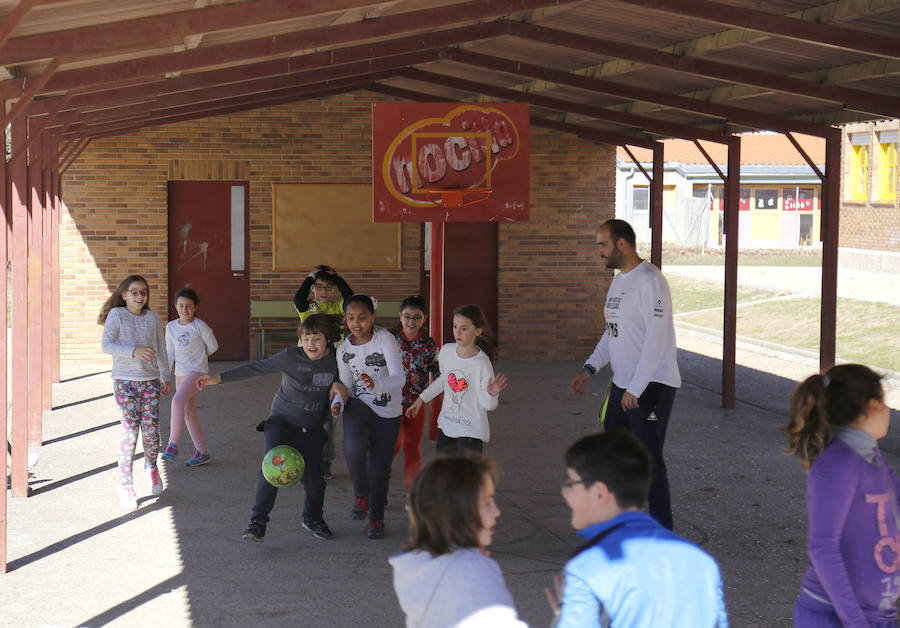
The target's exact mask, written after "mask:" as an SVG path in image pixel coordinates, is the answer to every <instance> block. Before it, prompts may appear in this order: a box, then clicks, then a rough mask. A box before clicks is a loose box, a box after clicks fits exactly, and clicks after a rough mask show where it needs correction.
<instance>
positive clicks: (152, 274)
mask: <svg viewBox="0 0 900 628" xmlns="http://www.w3.org/2000/svg"><path fill="white" fill-rule="evenodd" d="M372 100H383V98H382V97H380V96H373V95H371V94H368V93H364V92H361V93H355V94H349V95H343V96H339V97H333V98H329V99H324V100H313V101H306V102H302V103H296V104H292V105H285V106H280V107H275V108H269V109H260V110H256V111H253V112H247V113H242V114H235V115H229V116H220V117H215V118H207V119H203V120H197V121H191V122H184V123H179V124H174V125H169V126H165V127H157V128H151V129H144V130H143V131H142V132H140V133H138V134H134V135H128V136H122V137H115V138H106V139H100V140H95V141H94V142H92V143H91V144H90V145H89V146H88V148H87V149H86V150H85V151H84V152H83V153H82V155H81V156H80V157H79V159H78V161H77V162H76V163H75V164H74V165H73V166H72V167H71V168H70V169H69V171H68V172H67V173H66V175H65V177H64V179H63V200H64V204H65V207H64V211H63V213H62V225H61V233H60V269H61V282H60V283H61V286H60V301H61V312H62V313H61V321H60V328H61V329H60V345H61V354H62V355H61V359H62V360H63V361H64V362H76V361H81V362H87V361H98V360H103V359H104V358H105V356H103V355H102V354H101V352H100V333H101V328H100V327H99V326H98V325H97V324H96V316H97V312H98V310H99V308H100V306H101V304H102V303H103V301H104V300H105V298H106V297H107V296H108V295H109V293H110V291H111V290H112V289H113V288H114V287H115V286H116V285H117V284H118V282H119V281H120V280H121V279H122V278H123V277H124V276H125V275H127V274H128V273H131V272H138V273H140V274H143V275H144V276H145V277H146V278H147V280H148V281H149V282H150V284H151V291H152V293H153V297H152V302H151V307H152V308H153V309H155V310H156V311H157V312H159V313H161V317H162V318H164V319H165V318H167V317H166V316H162V313H163V312H165V311H166V304H167V302H168V295H167V294H166V286H167V280H168V275H167V272H168V260H167V182H168V181H169V180H170V179H185V180H188V179H193V180H232V181H233V180H247V181H249V185H250V191H249V208H248V211H249V220H250V225H249V230H250V240H249V248H250V255H249V259H248V269H249V275H250V298H251V299H252V300H284V299H290V298H291V297H292V296H293V293H294V291H295V290H296V288H297V286H298V285H299V284H300V283H301V281H302V280H303V277H304V276H305V273H303V272H280V271H279V272H273V271H272V270H271V268H272V266H271V254H272V231H271V207H272V193H271V192H272V184H274V183H335V184H338V183H369V182H370V181H371V159H372V158H371V102H372ZM531 164H532V165H531V218H532V219H531V222H528V223H521V224H515V225H501V226H500V250H499V260H500V277H499V285H500V295H499V306H500V317H499V318H500V321H499V327H500V329H499V333H500V335H501V337H502V338H503V340H504V346H503V347H502V351H503V356H504V357H507V358H520V359H570V358H579V359H580V358H582V357H584V356H585V355H586V352H588V351H589V350H590V348H591V346H592V345H593V343H594V342H596V340H597V338H598V337H599V333H600V330H601V326H600V324H601V321H600V312H601V308H600V303H601V300H602V296H603V294H604V293H605V289H606V286H607V285H608V283H609V280H610V279H611V274H610V273H609V272H608V271H606V270H605V269H604V268H602V264H600V263H598V260H597V258H596V251H595V249H596V245H595V240H594V234H595V232H596V227H597V225H598V224H599V223H600V222H602V221H603V220H605V219H607V218H610V217H612V216H613V212H614V204H615V184H614V181H615V176H614V169H615V154H614V151H613V149H612V148H610V147H606V146H601V145H597V144H591V143H587V142H583V141H580V140H578V139H577V138H575V137H574V136H567V135H559V134H553V133H547V132H543V131H542V130H540V129H533V130H532V158H531ZM401 233H402V235H401V246H402V260H401V270H399V271H390V272H385V271H378V272H347V273H346V277H347V280H348V281H349V282H350V284H351V285H352V286H353V287H354V288H356V289H357V290H359V291H361V292H371V293H373V294H376V295H378V296H379V298H381V299H386V300H400V299H402V298H403V297H405V296H407V295H409V294H412V293H415V292H418V290H419V276H420V273H421V265H420V258H421V241H420V226H419V225H415V224H404V225H403V226H402V230H401ZM561 305H562V306H563V307H561ZM560 314H561V315H562V316H560ZM251 333H252V332H251ZM538 339H540V341H539V342H538ZM252 342H253V341H251V346H253V345H252Z"/></svg>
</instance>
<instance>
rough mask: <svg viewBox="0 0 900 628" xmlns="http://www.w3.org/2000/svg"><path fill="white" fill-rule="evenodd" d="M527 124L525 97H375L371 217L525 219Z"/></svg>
mask: <svg viewBox="0 0 900 628" xmlns="http://www.w3.org/2000/svg"><path fill="white" fill-rule="evenodd" d="M529 130H530V129H529V108H528V104H526V103H507V102H497V103H458V102H456V103H401V102H398V103H374V104H373V105H372V160H373V163H372V212H373V219H374V221H375V222H435V221H438V222H484V221H491V222H520V221H525V220H528V211H529V205H528V200H529V188H528V173H529Z"/></svg>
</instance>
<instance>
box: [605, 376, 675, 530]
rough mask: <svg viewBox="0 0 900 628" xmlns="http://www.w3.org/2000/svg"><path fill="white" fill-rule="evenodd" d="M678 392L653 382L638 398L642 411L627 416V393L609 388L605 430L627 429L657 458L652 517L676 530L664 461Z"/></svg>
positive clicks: (654, 463) (653, 481)
mask: <svg viewBox="0 0 900 628" xmlns="http://www.w3.org/2000/svg"><path fill="white" fill-rule="evenodd" d="M677 390H678V389H677V388H672V387H671V386H666V385H665V384H660V383H659V382H650V383H649V384H648V385H647V388H646V389H645V390H644V392H643V394H642V395H641V396H640V397H638V407H637V408H633V409H631V410H629V411H628V412H625V410H623V409H622V395H623V394H624V392H625V390H624V389H622V388H619V387H618V386H616V385H615V384H612V385H610V387H609V400H608V402H607V404H606V418H605V420H604V422H603V429H604V430H611V429H612V428H614V427H626V428H628V429H629V430H631V432H632V433H633V434H634V435H635V436H637V437H638V440H640V441H641V442H642V443H644V445H645V446H646V447H647V449H649V450H650V455H651V456H652V458H653V478H652V480H651V481H650V494H649V496H648V499H647V502H648V505H649V507H650V516H651V517H653V518H654V519H656V520H657V521H658V522H659V523H660V525H662V526H664V527H666V528H668V529H669V530H671V529H672V525H673V524H672V500H671V498H670V497H669V474H668V473H667V472H666V463H665V461H664V460H663V446H664V445H665V443H666V428H667V427H668V425H669V415H670V414H671V413H672V404H673V403H674V401H675V393H676V392H677Z"/></svg>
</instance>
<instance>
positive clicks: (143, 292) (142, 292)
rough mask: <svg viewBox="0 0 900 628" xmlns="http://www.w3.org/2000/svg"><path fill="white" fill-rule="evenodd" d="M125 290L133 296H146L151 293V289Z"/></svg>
mask: <svg viewBox="0 0 900 628" xmlns="http://www.w3.org/2000/svg"><path fill="white" fill-rule="evenodd" d="M125 292H127V293H128V294H130V295H131V296H133V297H145V296H147V295H148V294H150V291H149V290H126V291H125Z"/></svg>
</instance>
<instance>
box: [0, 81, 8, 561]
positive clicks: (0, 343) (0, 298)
mask: <svg viewBox="0 0 900 628" xmlns="http://www.w3.org/2000/svg"><path fill="white" fill-rule="evenodd" d="M4 106H5V101H4V100H3V99H2V98H0V109H2V108H3V107H4ZM3 135H4V145H5V143H6V140H5V135H6V134H5V133H4V134H3ZM4 149H5V147H4ZM8 189H9V183H8V182H7V180H6V158H5V157H4V158H3V159H0V216H2V217H3V221H4V224H7V225H8V224H9V218H8V215H9V203H8V202H7V199H8V198H9V194H8V193H7V190H8ZM4 231H5V230H4ZM8 244H9V240H8V239H7V238H6V234H5V233H4V234H3V236H2V237H0V262H2V263H3V281H0V320H2V321H3V338H2V339H0V391H2V393H3V394H2V395H0V399H3V400H4V401H3V405H2V406H0V434H3V438H4V443H3V447H2V448H0V461H2V464H0V467H3V473H4V483H5V482H6V479H5V478H6V469H7V466H6V465H7V464H8V462H9V459H8V458H7V455H6V442H5V441H6V435H7V433H8V432H7V431H6V427H7V421H8V419H9V417H8V416H7V413H6V410H7V402H6V400H7V399H9V397H8V396H7V395H8V393H9V390H8V389H7V385H6V378H7V377H8V373H7V370H6V359H7V355H8V352H7V346H6V344H7V343H8V342H9V327H8V325H7V322H6V321H7V320H8V316H9V312H8V308H7V306H6V299H7V288H6V285H7V284H6V261H7V259H8V256H9V248H8V247H7V245H8ZM6 499H7V497H6V486H5V484H4V487H3V497H2V498H0V573H6V512H7V508H6Z"/></svg>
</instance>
